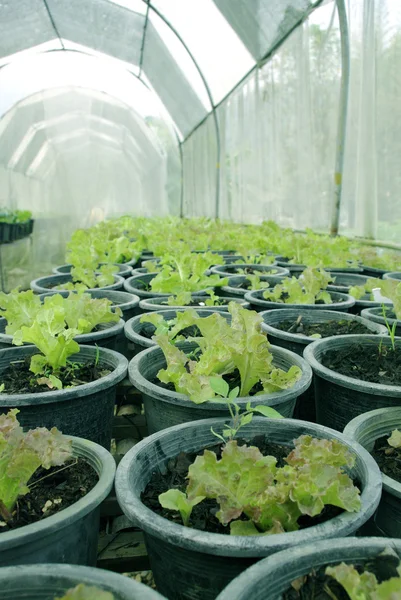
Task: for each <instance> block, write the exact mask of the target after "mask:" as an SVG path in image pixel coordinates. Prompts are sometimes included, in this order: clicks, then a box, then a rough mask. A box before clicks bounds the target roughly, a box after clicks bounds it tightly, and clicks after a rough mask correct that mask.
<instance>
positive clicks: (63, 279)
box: [30, 273, 126, 294]
mask: <svg viewBox="0 0 401 600" xmlns="http://www.w3.org/2000/svg"><path fill="white" fill-rule="evenodd" d="M113 277H114V283H112V284H110V285H105V286H103V287H97V288H88V289H87V290H84V292H97V291H99V290H110V291H112V290H116V291H118V289H121V288H122V287H123V283H124V281H126V280H125V279H124V277H121V276H120V275H113ZM46 279H55V281H53V284H54V285H62V284H63V283H68V282H69V281H72V277H71V275H70V274H69V273H60V274H58V275H55V274H54V273H53V274H52V275H45V276H43V277H38V278H37V279H34V280H33V281H31V284H30V287H31V290H33V291H34V292H35V293H36V294H45V293H46V292H69V291H72V290H56V289H54V288H49V287H45V286H44V285H43V284H42V282H43V281H44V280H46Z"/></svg>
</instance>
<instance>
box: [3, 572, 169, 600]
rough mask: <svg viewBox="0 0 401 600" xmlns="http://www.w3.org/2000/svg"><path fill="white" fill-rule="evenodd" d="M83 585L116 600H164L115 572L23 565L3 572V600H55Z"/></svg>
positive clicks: (155, 593) (145, 587)
mask: <svg viewBox="0 0 401 600" xmlns="http://www.w3.org/2000/svg"><path fill="white" fill-rule="evenodd" d="M80 583H83V584H86V585H88V586H96V587H98V588H100V589H101V590H103V591H105V592H110V593H111V594H113V597H114V600H162V598H163V596H161V595H160V594H159V593H158V592H156V591H155V590H152V589H151V588H149V587H148V586H146V585H144V584H142V583H138V582H137V581H135V580H133V579H131V578H130V577H124V575H119V574H118V573H113V572H112V571H105V570H103V569H95V568H93V567H83V566H80V565H63V564H56V565H54V564H53V565H46V564H44V565H34V566H29V565H22V566H17V567H4V568H2V569H0V600H38V599H39V598H40V600H54V598H55V597H56V596H57V597H58V598H61V596H64V594H65V593H66V592H67V590H69V589H71V588H75V587H76V586H77V585H78V584H80Z"/></svg>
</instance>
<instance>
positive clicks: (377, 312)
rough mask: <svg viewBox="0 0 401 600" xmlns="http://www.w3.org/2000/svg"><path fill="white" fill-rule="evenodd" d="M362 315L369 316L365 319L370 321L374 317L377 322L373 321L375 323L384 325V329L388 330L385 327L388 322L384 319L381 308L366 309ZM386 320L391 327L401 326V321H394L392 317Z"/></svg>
mask: <svg viewBox="0 0 401 600" xmlns="http://www.w3.org/2000/svg"><path fill="white" fill-rule="evenodd" d="M390 312H394V311H393V310H391V309H390ZM361 315H362V317H364V316H365V315H367V316H366V317H365V319H368V318H369V317H374V319H375V321H373V322H376V323H380V324H383V325H384V327H385V328H386V329H387V327H386V325H385V323H386V321H385V319H384V317H383V313H382V307H381V306H371V307H369V308H364V309H363V311H362V313H361ZM386 319H387V322H388V324H389V325H392V324H393V323H397V325H401V319H394V318H392V317H387V316H386Z"/></svg>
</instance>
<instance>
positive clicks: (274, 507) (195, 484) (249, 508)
mask: <svg viewBox="0 0 401 600" xmlns="http://www.w3.org/2000/svg"><path fill="white" fill-rule="evenodd" d="M285 460H286V462H287V465H286V466H284V467H277V461H276V458H275V457H273V456H263V455H262V453H261V452H260V451H259V449H258V448H256V447H254V446H247V445H242V446H239V445H238V444H237V442H236V441H233V440H231V441H229V442H227V443H226V444H225V445H224V447H223V449H222V453H221V458H220V459H218V458H217V456H216V454H215V453H214V452H212V451H210V450H205V451H204V453H203V454H202V455H201V456H197V457H196V459H195V461H194V462H193V463H192V465H190V467H189V470H188V485H187V489H186V492H185V495H184V492H182V493H181V494H182V495H181V494H180V496H179V497H178V496H177V494H176V490H168V491H167V492H165V493H164V494H161V495H160V496H159V501H160V503H161V505H162V506H163V507H164V508H167V509H170V510H180V508H178V504H179V505H180V506H181V507H182V506H184V505H185V509H186V511H187V512H186V522H187V523H189V518H190V511H191V510H192V508H193V506H194V505H195V504H197V503H198V502H200V501H201V500H200V498H209V499H213V500H215V501H216V502H217V504H218V505H219V510H218V512H217V513H216V517H217V519H218V520H219V521H220V523H222V524H223V525H228V524H230V532H231V534H233V535H260V534H273V533H281V532H285V531H296V530H297V529H298V528H299V525H298V519H299V517H300V516H301V515H309V516H310V517H314V516H317V515H319V514H321V512H322V510H323V509H324V507H325V506H326V505H332V506H338V507H340V508H342V509H344V510H346V511H350V512H356V511H358V510H359V509H360V506H361V500H360V492H359V490H358V488H357V487H355V486H354V484H353V482H352V479H351V478H350V477H349V475H348V474H347V473H346V472H345V471H344V468H350V467H352V466H353V464H354V462H355V457H354V455H353V454H351V453H350V451H349V450H348V448H347V447H346V446H344V445H343V444H341V443H340V442H339V441H337V440H324V439H315V438H312V436H309V435H303V436H300V437H299V438H298V439H296V440H295V441H294V450H293V451H292V452H291V453H290V454H289V456H288V457H287V458H286V459H285ZM195 499H196V500H197V501H196V502H195ZM181 510H182V508H181ZM188 512H189V516H188ZM244 517H246V520H244ZM237 519H239V520H237Z"/></svg>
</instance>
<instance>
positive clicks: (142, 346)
mask: <svg viewBox="0 0 401 600" xmlns="http://www.w3.org/2000/svg"><path fill="white" fill-rule="evenodd" d="M185 310H187V309H185V308H182V309H179V310H157V311H154V312H155V313H157V314H159V315H161V316H162V317H163V318H164V319H165V320H166V321H170V320H171V319H175V318H176V316H177V313H178V312H185ZM196 312H197V313H198V315H199V316H200V317H204V318H205V317H210V315H212V314H214V313H215V312H216V311H215V310H209V309H207V308H202V309H198V308H197V309H196ZM220 314H221V316H222V317H224V318H225V319H226V320H227V321H228V322H230V321H231V314H230V313H228V312H223V311H221V312H220ZM142 317H143V314H142V315H138V316H136V317H133V318H132V319H130V320H129V321H127V323H125V327H124V333H125V337H126V338H127V342H128V344H127V345H128V351H129V352H130V356H131V358H132V357H133V356H136V354H138V352H142V350H146V349H147V348H153V347H154V346H157V343H156V342H154V341H153V340H152V339H151V338H150V337H148V336H149V335H153V334H154V331H155V327H154V325H152V324H151V323H146V322H145V323H141V319H142ZM0 321H1V319H0ZM144 334H147V335H144Z"/></svg>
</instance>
